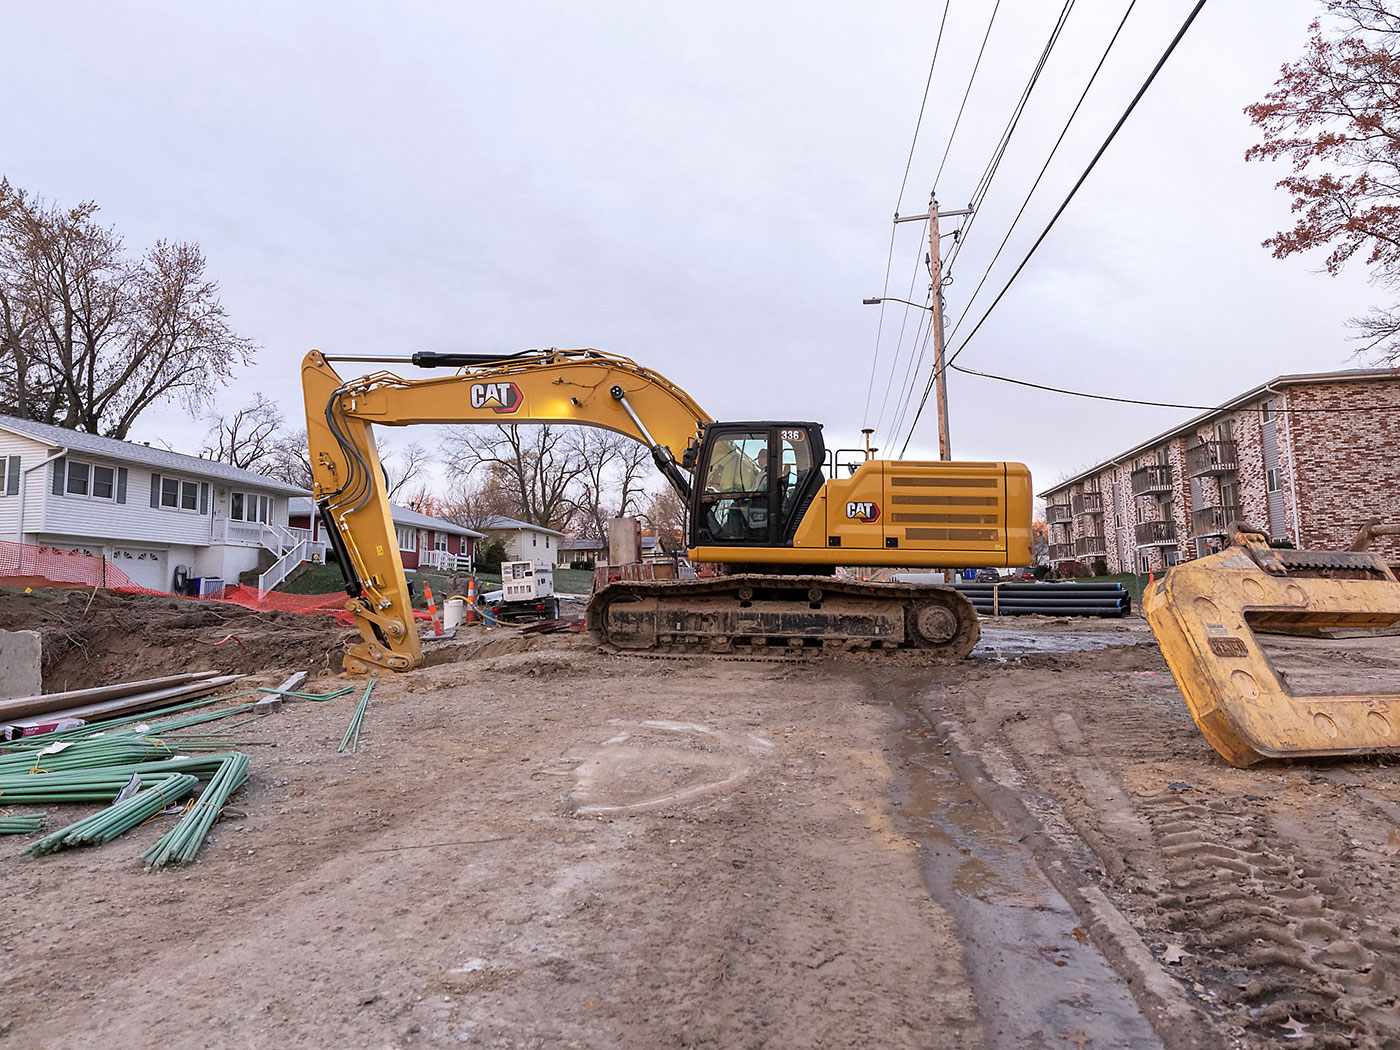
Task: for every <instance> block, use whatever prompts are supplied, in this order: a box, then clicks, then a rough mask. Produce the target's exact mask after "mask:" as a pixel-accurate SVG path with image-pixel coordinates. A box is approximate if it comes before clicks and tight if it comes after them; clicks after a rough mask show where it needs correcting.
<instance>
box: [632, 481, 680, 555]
mask: <svg viewBox="0 0 1400 1050" xmlns="http://www.w3.org/2000/svg"><path fill="white" fill-rule="evenodd" d="M689 519H690V508H689V507H687V506H686V502H685V500H683V499H681V497H680V494H679V493H677V492H676V491H675V489H672V488H670V487H669V486H668V487H666V488H664V489H662V490H661V491H660V492H658V493H656V494H655V495H654V496H652V498H651V501H650V502H649V503H648V504H647V506H646V509H645V510H644V511H642V520H643V521H645V522H646V524H647V528H649V529H650V530H651V531H652V532H654V533H656V538H657V542H658V543H660V544H661V549H662V550H663V551H666V552H667V553H668V554H669V553H671V552H673V551H680V550H685V548H686V536H687V535H688V529H687V525H688V522H689Z"/></svg>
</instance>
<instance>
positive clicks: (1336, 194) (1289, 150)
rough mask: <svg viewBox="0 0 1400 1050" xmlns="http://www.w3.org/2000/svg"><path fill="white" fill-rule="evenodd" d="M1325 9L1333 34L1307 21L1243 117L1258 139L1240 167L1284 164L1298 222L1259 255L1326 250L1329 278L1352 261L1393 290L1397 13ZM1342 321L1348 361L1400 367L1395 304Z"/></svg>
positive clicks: (1399, 105)
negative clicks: (1304, 40)
mask: <svg viewBox="0 0 1400 1050" xmlns="http://www.w3.org/2000/svg"><path fill="white" fill-rule="evenodd" d="M1392 8H1394V10H1392ZM1327 11H1328V13H1329V14H1330V15H1332V16H1334V17H1335V19H1336V23H1337V24H1336V29H1335V35H1332V36H1324V30H1323V26H1322V23H1321V21H1320V20H1318V21H1314V22H1313V23H1312V25H1311V26H1310V27H1309V34H1310V35H1309V39H1308V46H1307V50H1306V52H1305V53H1304V55H1303V57H1302V58H1301V59H1299V60H1298V61H1297V62H1293V63H1290V64H1288V65H1285V66H1284V67H1283V70H1282V74H1281V76H1280V77H1279V79H1278V81H1277V83H1276V84H1275V85H1274V90H1273V91H1272V92H1270V93H1269V94H1268V95H1267V96H1266V97H1265V100H1264V101H1263V102H1258V103H1256V104H1254V105H1252V106H1249V107H1247V108H1246V109H1245V113H1246V114H1247V115H1248V116H1249V119H1250V120H1251V121H1252V122H1253V123H1254V124H1255V126H1257V127H1258V128H1259V129H1260V130H1261V132H1262V133H1263V141H1262V142H1260V143H1259V144H1258V145H1256V146H1253V147H1251V148H1250V149H1249V150H1248V151H1247V152H1246V153H1245V159H1246V160H1286V161H1289V162H1290V163H1291V165H1292V172H1291V174H1289V175H1288V176H1287V177H1286V178H1284V179H1281V180H1280V181H1279V182H1278V184H1277V185H1278V186H1279V188H1280V189H1284V190H1287V191H1288V192H1289V193H1291V194H1292V195H1293V212H1294V213H1295V214H1296V215H1298V220H1297V222H1296V223H1295V224H1294V226H1293V228H1292V229H1291V230H1283V231H1280V232H1279V233H1277V234H1275V235H1274V236H1273V237H1270V238H1269V239H1268V240H1266V241H1264V247H1266V248H1271V249H1273V254H1274V257H1275V258H1276V259H1283V258H1286V257H1288V256H1290V255H1293V254H1294V253H1296V252H1304V251H1308V250H1309V249H1313V248H1326V249H1329V252H1328V255H1327V258H1326V261H1325V263H1324V265H1325V267H1326V268H1327V272H1328V273H1332V274H1336V273H1338V272H1339V271H1340V270H1341V269H1342V267H1343V266H1344V265H1345V264H1346V263H1347V262H1348V261H1349V260H1350V259H1351V258H1352V257H1353V256H1356V255H1357V254H1358V253H1360V254H1361V255H1362V258H1363V259H1364V262H1365V264H1366V265H1367V266H1369V267H1370V268H1371V271H1372V278H1373V280H1374V282H1375V283H1377V284H1378V285H1380V286H1382V287H1384V288H1387V289H1390V290H1391V291H1392V292H1400V6H1397V4H1396V0H1327ZM1350 323H1351V325H1352V327H1353V328H1355V329H1356V331H1357V337H1358V338H1359V339H1360V340H1361V341H1362V342H1363V343H1364V344H1365V345H1364V346H1363V347H1362V348H1361V349H1360V350H1359V351H1358V353H1361V354H1368V355H1374V356H1375V357H1376V359H1377V360H1379V361H1384V362H1386V363H1391V364H1393V363H1395V362H1396V361H1397V360H1400V304H1397V305H1392V306H1387V307H1375V308H1372V310H1371V311H1370V313H1368V314H1366V315H1365V316H1363V317H1357V318H1353V319H1352V320H1351V322H1350Z"/></svg>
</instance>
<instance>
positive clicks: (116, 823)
mask: <svg viewBox="0 0 1400 1050" xmlns="http://www.w3.org/2000/svg"><path fill="white" fill-rule="evenodd" d="M198 782H199V781H198V780H196V779H195V778H194V777H192V776H190V775H188V774H186V773H176V774H174V775H173V776H168V777H164V778H162V779H161V780H158V781H157V782H156V783H154V784H152V785H151V786H150V787H148V788H143V789H142V790H140V791H138V792H137V793H136V794H134V795H132V796H131V797H130V798H126V799H122V801H120V802H114V803H112V805H110V806H108V807H107V808H106V809H103V810H99V811H98V812H96V813H94V814H92V816H90V817H84V818H83V819H82V820H79V821H77V822H76V823H73V824H69V825H68V826H67V827H66V828H60V829H59V830H58V831H55V832H53V833H52V834H50V835H45V836H44V837H43V838H41V839H38V840H36V841H34V842H31V843H30V844H29V845H28V846H27V847H26V848H25V849H23V850H21V851H20V852H21V854H25V853H27V854H29V855H30V856H31V857H38V856H40V855H41V854H44V853H53V852H55V851H56V850H61V849H66V848H67V847H69V846H100V845H101V844H102V843H104V842H111V841H112V839H114V838H116V837H117V836H118V835H120V834H122V832H124V831H130V830H131V829H132V828H134V827H136V825H138V824H144V823H145V822H146V821H147V820H149V819H150V818H151V817H153V816H155V815H156V814H157V813H159V812H160V811H161V810H163V809H165V808H166V807H168V806H171V805H174V804H175V803H176V802H179V801H180V800H181V799H182V798H184V797H185V796H186V795H188V794H189V793H190V792H191V791H193V790H194V787H195V785H196V784H197V783H198Z"/></svg>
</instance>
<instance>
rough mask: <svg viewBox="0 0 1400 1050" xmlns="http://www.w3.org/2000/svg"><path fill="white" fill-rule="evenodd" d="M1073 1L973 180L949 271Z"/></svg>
mask: <svg viewBox="0 0 1400 1050" xmlns="http://www.w3.org/2000/svg"><path fill="white" fill-rule="evenodd" d="M1074 4H1075V0H1065V5H1064V7H1062V8H1061V9H1060V15H1059V18H1057V19H1056V20H1055V25H1054V26H1053V27H1052V28H1051V30H1050V36H1049V38H1048V39H1047V40H1046V41H1045V47H1044V48H1042V49H1041V52H1040V57H1039V58H1038V59H1037V60H1036V64H1035V67H1034V68H1033V69H1032V70H1031V75H1030V77H1029V79H1028V80H1027V81H1026V86H1025V87H1024V88H1023V89H1022V90H1021V97H1020V98H1019V99H1018V100H1017V102H1016V105H1015V106H1014V107H1012V110H1011V118H1010V119H1009V120H1008V121H1007V123H1006V128H1005V129H1004V130H1003V131H1002V133H1001V138H1000V139H999V140H998V142H997V145H996V148H995V149H993V150H992V157H991V159H990V160H989V161H988V162H987V166H986V168H984V169H983V170H982V175H981V177H980V178H979V179H978V180H977V186H976V188H975V189H974V190H973V191H972V197H971V202H970V204H969V205H968V206H969V207H970V208H972V209H973V212H972V214H971V215H970V216H968V218H967V221H966V222H964V223H963V225H962V227H961V231H962V236H961V237H960V238H959V239H958V242H957V243H956V244H954V245H953V250H952V252H951V253H950V254H949V256H948V259H947V261H946V263H945V266H944V269H945V270H946V271H947V272H948V273H949V274H951V273H952V271H953V263H954V262H955V261H956V259H957V257H958V255H959V254H960V253H961V252H962V248H963V243H964V241H965V240H966V239H967V234H968V233H969V232H970V231H971V229H972V224H973V223H974V222H975V221H976V219H977V212H978V211H979V210H980V209H981V207H982V202H983V201H985V200H986V199H987V194H988V193H989V192H990V191H991V188H992V180H993V179H995V178H996V174H997V171H998V170H1000V168H1001V162H1002V159H1003V158H1004V157H1005V156H1006V151H1007V149H1008V147H1010V145H1011V138H1012V136H1013V135H1015V133H1016V128H1017V126H1018V125H1019V124H1020V122H1021V117H1022V115H1023V114H1024V113H1025V111H1026V105H1027V103H1029V102H1030V98H1031V93H1032V92H1033V91H1034V90H1035V86H1036V84H1038V83H1039V82H1040V75H1041V73H1043V72H1044V71H1045V66H1046V63H1047V62H1049V60H1050V53H1051V52H1052V51H1053V50H1054V49H1055V44H1056V43H1057V42H1058V41H1059V39H1060V34H1061V33H1062V32H1063V31H1064V28H1065V23H1066V22H1068V21H1069V15H1070V12H1071V11H1072V10H1073V9H1074Z"/></svg>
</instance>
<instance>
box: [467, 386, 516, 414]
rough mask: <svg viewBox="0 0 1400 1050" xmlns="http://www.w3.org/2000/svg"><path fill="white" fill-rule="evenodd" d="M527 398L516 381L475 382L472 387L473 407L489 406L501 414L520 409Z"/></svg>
mask: <svg viewBox="0 0 1400 1050" xmlns="http://www.w3.org/2000/svg"><path fill="white" fill-rule="evenodd" d="M524 400H525V396H524V395H523V394H521V392H520V388H519V387H518V386H516V385H515V384H514V383H473V384H472V388H471V401H472V408H489V409H490V410H491V411H492V412H495V413H496V414H497V415H498V416H499V415H508V414H510V413H512V412H518V411H520V405H521V403H522V402H523V401H524Z"/></svg>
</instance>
